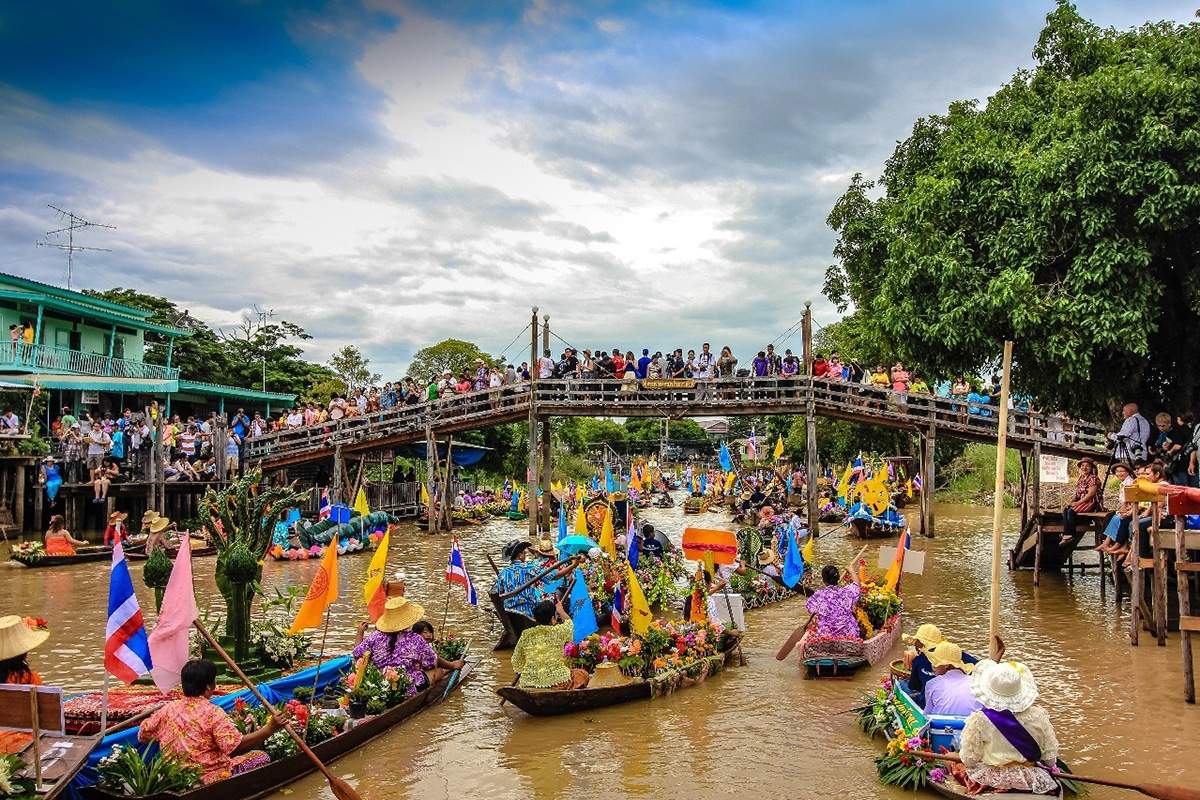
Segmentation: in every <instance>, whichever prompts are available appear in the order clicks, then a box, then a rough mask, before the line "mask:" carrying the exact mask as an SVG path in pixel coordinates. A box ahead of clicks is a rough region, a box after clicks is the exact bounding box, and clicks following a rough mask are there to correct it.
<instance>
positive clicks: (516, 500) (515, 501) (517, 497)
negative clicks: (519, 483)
mask: <svg viewBox="0 0 1200 800" xmlns="http://www.w3.org/2000/svg"><path fill="white" fill-rule="evenodd" d="M520 506H521V493H520V492H519V491H517V490H516V489H513V497H512V508H510V509H509V511H516V510H517V509H518V508H519V507H520Z"/></svg>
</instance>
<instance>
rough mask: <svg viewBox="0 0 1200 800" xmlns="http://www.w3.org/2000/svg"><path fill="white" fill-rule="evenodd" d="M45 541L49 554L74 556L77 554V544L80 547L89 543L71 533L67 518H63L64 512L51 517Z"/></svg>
mask: <svg viewBox="0 0 1200 800" xmlns="http://www.w3.org/2000/svg"><path fill="white" fill-rule="evenodd" d="M44 542H45V545H46V555H48V556H73V555H75V545H79V546H80V547H83V546H86V545H87V542H85V541H83V540H82V539H76V538H75V537H74V536H72V535H71V532H70V531H69V530H67V528H66V520H64V519H63V516H62V514H55V515H54V516H52V517H51V518H50V529H49V530H47V531H46V536H45V538H44Z"/></svg>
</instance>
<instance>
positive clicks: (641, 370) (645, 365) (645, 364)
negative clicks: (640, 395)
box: [637, 348, 651, 381]
mask: <svg viewBox="0 0 1200 800" xmlns="http://www.w3.org/2000/svg"><path fill="white" fill-rule="evenodd" d="M650 361H651V358H650V351H649V350H647V349H646V348H642V357H641V358H639V359H638V362H637V376H638V380H642V381H644V380H645V379H646V371H647V370H648V369H649V368H650Z"/></svg>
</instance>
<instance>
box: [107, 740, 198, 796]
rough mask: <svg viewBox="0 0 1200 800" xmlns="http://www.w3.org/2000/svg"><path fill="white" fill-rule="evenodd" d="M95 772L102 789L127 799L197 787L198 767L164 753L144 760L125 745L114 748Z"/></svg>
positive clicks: (132, 748)
mask: <svg viewBox="0 0 1200 800" xmlns="http://www.w3.org/2000/svg"><path fill="white" fill-rule="evenodd" d="M97 769H98V770H99V771H100V784H101V785H102V786H104V787H106V788H109V789H113V790H115V791H118V792H120V793H122V794H124V795H127V796H129V797H145V796H146V795H153V794H158V793H160V792H183V791H186V790H188V789H190V788H192V787H193V786H197V785H199V783H200V768H199V767H196V766H193V765H191V764H188V763H186V762H184V761H180V760H178V759H176V758H173V757H171V756H169V755H166V754H164V753H158V754H157V755H154V756H151V757H149V758H146V757H144V756H143V755H142V754H141V753H140V752H138V750H137V748H134V747H130V746H129V745H115V746H114V747H113V749H112V752H111V753H109V754H108V755H107V756H105V757H104V758H102V759H100V763H99V764H98V765H97Z"/></svg>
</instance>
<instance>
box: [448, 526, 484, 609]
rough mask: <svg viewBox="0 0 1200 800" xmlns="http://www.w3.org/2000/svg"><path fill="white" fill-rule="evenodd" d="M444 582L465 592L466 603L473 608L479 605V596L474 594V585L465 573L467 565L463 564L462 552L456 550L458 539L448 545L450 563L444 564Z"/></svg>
mask: <svg viewBox="0 0 1200 800" xmlns="http://www.w3.org/2000/svg"><path fill="white" fill-rule="evenodd" d="M446 581H447V582H448V583H457V584H458V585H459V586H461V587H463V588H464V589H466V591H467V602H468V603H470V604H471V605H473V606H477V605H479V595H478V594H477V593H476V592H475V583H474V582H473V581H472V580H471V576H470V575H469V574H468V573H467V565H466V564H464V563H463V557H462V551H461V550H459V549H458V539H455V540H454V542H453V543H452V544H451V545H450V561H449V562H448V563H447V564H446Z"/></svg>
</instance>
